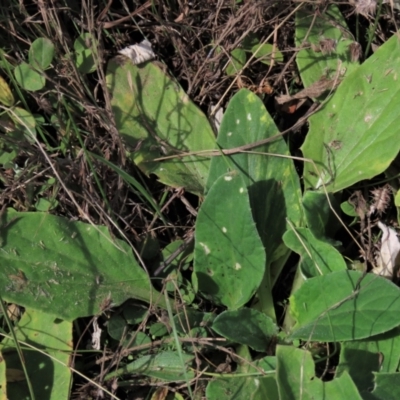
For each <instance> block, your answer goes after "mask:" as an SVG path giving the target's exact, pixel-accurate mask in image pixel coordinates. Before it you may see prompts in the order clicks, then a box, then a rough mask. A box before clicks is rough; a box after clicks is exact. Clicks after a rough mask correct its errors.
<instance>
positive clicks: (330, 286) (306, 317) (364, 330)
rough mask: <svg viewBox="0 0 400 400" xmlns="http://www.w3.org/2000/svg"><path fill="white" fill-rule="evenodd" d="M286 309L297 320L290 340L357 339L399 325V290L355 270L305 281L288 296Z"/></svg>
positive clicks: (329, 340)
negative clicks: (289, 307)
mask: <svg viewBox="0 0 400 400" xmlns="http://www.w3.org/2000/svg"><path fill="white" fill-rule="evenodd" d="M358 288H359V289H358ZM290 306H291V313H292V315H293V317H294V318H295V319H296V320H297V324H296V326H295V329H296V330H295V331H294V332H293V333H292V334H291V338H292V339H305V340H309V339H312V340H315V341H326V342H338V341H343V340H357V339H363V338H366V337H370V336H373V335H377V334H380V333H383V332H387V331H389V330H391V329H393V328H394V327H396V326H397V325H399V324H400V315H399V312H398V309H399V307H400V289H399V288H398V287H397V286H396V285H394V284H393V283H392V282H389V281H388V280H387V279H385V278H382V277H380V276H376V275H372V274H367V275H365V276H363V274H362V273H360V272H356V271H338V272H333V273H331V274H328V275H323V276H318V277H316V278H311V279H309V280H308V281H306V282H305V283H304V284H303V285H302V287H301V288H300V289H299V290H298V291H297V292H295V293H294V294H293V295H292V296H291V297H290Z"/></svg>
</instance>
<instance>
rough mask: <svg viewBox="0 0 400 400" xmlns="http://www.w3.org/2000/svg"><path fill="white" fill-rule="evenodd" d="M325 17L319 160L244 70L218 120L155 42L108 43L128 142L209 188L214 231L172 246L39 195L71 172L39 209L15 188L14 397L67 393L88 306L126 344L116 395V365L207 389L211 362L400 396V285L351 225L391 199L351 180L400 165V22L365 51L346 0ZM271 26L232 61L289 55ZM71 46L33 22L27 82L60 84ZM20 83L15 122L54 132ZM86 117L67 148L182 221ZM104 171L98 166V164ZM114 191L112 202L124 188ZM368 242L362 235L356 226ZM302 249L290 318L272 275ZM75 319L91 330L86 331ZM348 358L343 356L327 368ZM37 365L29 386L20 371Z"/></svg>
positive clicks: (298, 382)
mask: <svg viewBox="0 0 400 400" xmlns="http://www.w3.org/2000/svg"><path fill="white" fill-rule="evenodd" d="M328 17H329V18H328ZM310 18H311V17H310V16H309V15H308V14H307V13H305V12H304V11H299V12H298V13H297V15H296V45H297V46H298V47H299V48H301V50H300V51H299V52H298V54H297V58H296V61H297V65H298V67H299V73H300V76H301V78H302V80H303V82H304V85H305V86H306V87H308V86H311V85H313V84H315V82H318V79H320V78H328V77H329V78H331V79H334V80H336V82H335V83H336V84H337V85H336V86H338V87H337V89H336V91H335V92H333V89H332V93H325V94H324V95H323V96H310V97H318V99H319V100H320V101H321V103H320V105H319V108H318V109H317V111H316V112H315V113H314V114H313V115H311V116H310V117H309V119H308V120H309V123H310V127H309V132H308V134H307V137H306V140H305V142H304V144H303V146H302V148H301V150H302V152H303V156H304V157H303V158H300V157H297V160H302V161H304V171H303V176H302V178H300V177H299V174H298V171H297V170H296V168H295V165H294V162H293V157H292V156H291V155H290V152H289V149H288V145H287V142H286V141H285V138H284V135H283V133H282V132H280V130H279V129H278V128H277V126H276V125H275V123H274V120H273V118H272V116H271V115H270V114H269V112H268V111H267V109H266V108H265V106H264V104H263V102H262V101H261V99H260V98H259V97H258V96H257V95H255V94H254V93H252V92H251V91H249V90H246V89H242V90H239V91H238V92H237V93H236V94H235V95H234V96H233V97H232V98H231V99H230V101H229V103H228V105H227V108H226V110H225V113H224V116H223V120H222V123H221V126H220V128H219V131H218V136H217V138H215V136H214V134H213V131H212V129H211V125H210V123H209V122H208V119H207V117H206V115H205V114H204V113H203V112H202V111H201V110H200V109H199V108H198V107H197V106H196V105H195V104H194V103H193V102H192V101H191V100H190V99H189V97H188V96H187V95H186V93H185V92H184V90H183V89H182V87H181V86H180V85H179V84H178V82H176V81H175V80H174V79H173V78H172V77H171V76H170V75H169V74H168V73H167V72H166V69H165V68H161V67H160V66H159V65H158V64H157V63H153V62H146V63H144V64H141V65H133V64H132V62H131V61H130V60H129V59H127V58H123V57H121V56H117V58H114V59H111V60H110V61H109V63H108V66H107V74H106V84H107V87H106V88H107V90H108V94H109V96H110V99H111V101H110V106H111V111H112V113H113V117H114V120H115V127H116V129H117V135H120V137H121V138H122V139H123V141H124V144H125V146H126V149H127V154H128V157H129V158H130V159H131V160H132V161H133V162H134V163H135V165H137V166H138V168H140V170H141V171H142V173H144V174H145V175H148V176H150V175H156V176H157V178H158V180H159V182H161V183H162V184H164V185H166V186H170V187H172V188H183V189H185V190H186V191H188V192H191V193H192V194H194V195H197V196H198V197H199V198H200V199H201V201H200V207H199V211H198V215H197V218H196V222H195V232H194V233H191V235H189V237H188V238H185V239H184V240H183V239H182V240H177V241H174V242H172V243H170V244H168V245H166V246H163V247H164V249H163V250H162V252H161V254H160V257H154V254H156V253H158V252H159V250H160V247H161V245H160V242H159V241H158V240H157V239H156V238H154V237H153V236H151V235H148V236H147V237H146V238H145V240H143V242H142V243H141V244H140V245H139V244H138V245H137V246H136V249H135V255H134V254H133V252H132V247H131V246H130V245H129V244H128V243H127V242H126V241H125V240H122V239H118V238H115V237H113V236H112V235H111V234H110V232H109V231H108V230H107V229H106V228H105V227H104V226H101V225H94V224H89V223H84V222H77V221H70V220H68V219H67V218H66V217H62V216H54V215H50V214H49V213H47V212H39V211H49V210H53V209H54V208H55V207H57V205H58V204H59V201H58V200H57V199H56V196H55V195H54V197H53V198H51V197H50V198H44V197H42V196H43V195H44V194H45V193H48V190H50V188H53V187H54V185H56V182H55V180H54V179H53V178H50V179H46V180H45V181H44V182H45V183H44V184H43V185H42V186H41V188H40V189H38V190H36V192H35V195H36V198H35V203H34V204H35V207H36V210H37V211H36V212H17V211H15V210H13V209H12V208H11V207H9V208H5V207H4V208H3V209H2V211H1V214H0V217H1V218H0V260H1V268H0V294H1V298H0V301H2V304H3V303H4V305H3V309H4V311H3V313H4V316H3V318H4V321H5V324H4V326H3V327H2V330H1V332H0V333H1V335H2V336H3V337H4V339H3V340H2V341H1V342H0V352H1V359H2V360H3V361H4V362H0V393H1V394H2V395H3V397H5V396H8V397H9V398H10V399H17V398H20V399H22V398H35V397H36V398H48V399H66V398H68V396H69V395H70V385H71V381H72V373H76V374H79V376H80V377H82V375H83V373H82V371H84V369H85V368H87V365H88V363H80V362H79V357H80V356H81V355H82V354H83V353H80V354H77V353H75V352H74V351H75V350H74V349H76V348H78V345H76V338H75V337H74V336H73V334H72V333H73V326H74V325H73V323H74V321H76V319H78V318H83V317H89V318H91V320H90V321H89V322H88V325H87V326H88V327H89V329H90V330H91V336H92V343H90V344H88V346H87V347H88V348H91V350H90V353H91V354H92V353H94V352H98V353H99V354H98V355H99V357H101V360H102V361H103V362H107V361H108V360H111V359H112V360H113V364H112V366H110V368H107V369H106V370H105V371H103V370H102V371H101V377H100V379H99V381H97V380H96V379H93V380H92V381H91V384H92V385H94V386H96V387H97V388H98V389H99V390H103V391H104V392H105V393H107V395H108V396H110V398H117V396H116V395H115V394H113V393H111V392H110V391H108V390H107V389H106V386H107V385H108V384H109V383H110V382H112V381H113V380H117V379H118V384H119V385H120V387H123V386H124V385H130V384H131V382H130V379H131V377H132V376H144V377H147V378H149V379H148V380H146V382H152V383H156V384H157V385H158V384H160V383H164V384H165V385H172V384H173V383H176V382H178V383H182V384H185V385H186V389H187V393H188V396H189V397H190V398H195V394H194V392H193V391H192V390H193V385H192V383H193V380H195V379H196V380H198V382H200V384H201V385H204V387H205V388H204V390H203V393H205V394H206V396H207V399H210V400H213V399H215V400H217V399H232V400H233V399H242V398H246V397H249V398H254V399H263V400H264V399H271V400H276V399H282V400H286V399H339V398H346V399H375V400H378V399H382V400H387V399H392V398H393V399H395V398H398V397H399V393H398V392H399V391H400V389H399V388H398V385H396V382H397V381H398V376H399V372H398V367H399V362H400V332H399V326H400V317H399V315H400V314H399V308H400V304H399V302H400V289H399V288H398V286H397V285H395V284H394V283H393V282H391V281H390V280H389V279H387V278H384V277H382V276H378V275H376V274H372V273H367V269H366V265H363V268H362V270H361V271H360V270H357V268H356V267H355V266H354V264H355V260H349V258H348V257H345V255H347V254H346V253H345V251H344V249H343V242H342V241H341V240H339V239H338V238H337V237H336V236H335V234H336V232H337V231H338V230H339V229H341V227H342V226H343V225H344V226H345V227H346V229H348V227H347V226H346V224H345V223H344V222H343V221H342V220H341V219H340V218H341V217H343V214H341V211H342V210H343V211H344V213H345V214H347V215H349V216H351V217H352V218H357V219H359V220H361V221H362V222H363V221H364V222H365V218H366V217H365V216H366V214H368V213H369V215H368V217H370V216H371V215H372V213H373V211H371V209H369V210H368V209H367V205H366V204H364V207H361V205H360V204H361V201H360V200H359V202H358V203H357V204H356V203H355V202H354V199H351V198H350V199H349V197H350V196H349V195H348V193H347V192H346V190H347V189H348V188H350V187H351V186H353V185H355V184H360V182H361V181H364V180H368V179H373V178H375V177H377V176H378V175H380V174H383V173H385V174H386V175H387V176H388V177H392V176H393V175H394V173H393V170H390V164H391V163H392V162H393V161H394V160H395V158H396V156H397V154H398V152H399V149H400V143H399V141H398V140H397V136H398V134H397V126H396V118H397V112H396V107H397V104H399V103H400V85H399V84H398V83H397V82H398V77H397V71H398V70H399V68H400V44H399V43H400V41H399V36H398V34H395V35H393V37H392V38H391V39H389V40H388V41H387V42H386V43H384V44H383V45H382V46H381V47H380V48H379V49H378V50H377V51H376V52H375V53H374V54H373V55H372V56H371V57H370V58H369V59H367V60H366V61H365V62H364V63H363V64H362V65H361V66H360V65H359V64H358V62H357V61H356V60H354V59H352V57H351V54H352V48H353V44H354V41H353V40H352V38H349V37H347V36H346V34H344V33H343V32H345V29H344V28H343V27H344V26H345V24H346V23H345V21H344V19H343V17H342V15H341V13H340V11H339V9H338V8H336V7H329V8H328V9H327V10H326V12H325V13H324V14H323V18H322V17H321V18H320V19H319V20H318V21H317V23H315V24H313V23H312V22H311V21H310ZM328 21H329V22H328ZM310 26H312V28H311V29H309V27H310ZM321 31H323V32H324V37H323V38H321V35H320V32H321ZM327 43H330V47H329V51H327V49H326V46H327ZM269 46H270V45H267V44H260V43H259V41H258V39H257V37H254V36H252V37H248V38H246V40H244V43H243V50H242V49H235V50H233V51H232V53H231V56H232V64H231V65H230V66H228V68H227V71H226V72H227V73H228V74H234V73H235V72H237V70H240V69H241V68H242V67H243V65H244V63H245V60H246V54H245V53H244V52H245V51H248V49H250V51H251V52H252V53H253V54H254V55H255V56H256V57H259V58H260V60H261V59H262V57H265V56H266V55H268V54H270V53H272V54H274V59H275V60H276V61H280V60H281V59H280V58H279V57H280V56H281V54H280V53H278V52H276V49H274V48H272V47H271V48H270V47H269ZM96 48H97V43H96V41H95V40H94V37H93V35H92V34H89V33H84V34H81V35H80V36H78V38H77V39H76V40H75V44H74V50H75V53H74V54H71V57H72V58H71V60H73V62H74V63H75V66H76V67H77V69H78V71H79V72H80V73H81V74H82V75H87V74H89V73H91V72H94V71H95V70H96V69H97V68H99V64H98V62H97V61H96V60H97V56H96ZM242 52H243V53H242ZM243 54H244V57H243ZM53 57H54V46H53V44H52V43H51V42H50V41H49V40H48V39H37V40H36V41H34V42H33V43H32V44H31V46H30V50H29V64H28V63H26V64H24V63H22V64H20V65H18V66H15V67H13V68H14V69H13V71H12V72H13V76H14V77H15V81H16V84H17V85H19V86H15V87H20V88H21V89H24V90H28V91H40V90H42V89H43V87H44V85H45V84H46V79H45V74H44V72H45V70H47V69H48V68H50V65H51V63H52V61H53ZM264 61H265V62H267V61H268V62H270V61H271V60H267V61H266V60H264ZM234 63H236V64H235V65H233V64H234ZM229 68H232V69H231V70H230V69H229ZM10 71H11V70H10ZM10 71H9V72H10ZM13 92H14V90H12V89H11V87H10V86H9V85H8V83H7V82H6V80H4V79H0V102H1V104H2V106H1V109H2V112H3V115H2V120H1V126H2V127H3V128H4V127H6V129H8V132H7V134H8V135H10V137H12V138H14V139H15V138H17V136H16V135H20V136H18V138H19V139H21V140H22V137H24V138H25V140H27V141H28V142H30V143H31V144H33V143H35V144H36V143H37V138H36V130H35V129H36V124H37V121H38V119H36V118H34V117H33V115H32V114H31V113H30V112H29V111H26V110H25V108H20V107H19V106H18V103H17V102H16V100H15V97H14V93H13ZM65 104H68V105H70V107H68V106H67V107H66V109H65V110H64V111H63V113H64V115H62V116H61V117H60V118H58V117H57V118H58V119H57V121H58V122H57V123H58V125H57V126H58V127H61V126H63V127H64V128H65V126H66V122H67V118H66V117H67V116H68V117H71V116H72V115H74V114H73V112H72V111H74V112H77V113H78V114H79V113H82V107H81V105H80V104H73V105H71V104H70V103H68V102H67V103H65ZM60 114H62V113H61V112H60ZM68 121H69V122H68V124H70V125H68V126H69V127H70V128H71V129H74V130H76V132H77V133H76V137H74V138H69V137H68V138H67V135H66V134H65V135H64V138H66V139H65V141H63V142H62V143H61V145H60V147H59V150H60V152H61V154H64V155H65V154H66V153H67V151H71V152H74V151H76V152H77V153H79V154H80V155H82V154H84V156H85V157H86V158H87V160H88V163H89V164H90V165H91V166H93V165H94V162H96V163H97V164H96V166H98V165H102V166H106V167H108V168H110V170H112V171H113V172H115V173H117V174H118V176H119V177H120V178H121V180H123V181H125V182H126V183H127V184H128V185H129V186H130V187H131V188H132V193H134V194H135V195H136V196H137V197H138V198H140V199H141V200H142V201H143V203H144V204H146V205H147V208H148V209H151V210H152V212H154V215H155V217H154V218H155V219H159V220H161V221H162V222H163V223H164V224H165V225H166V226H167V225H168V224H169V221H168V220H167V218H166V217H165V215H164V214H163V212H164V207H163V205H160V204H158V203H157V202H156V201H155V200H154V198H153V197H152V195H151V194H149V193H148V191H147V189H146V187H145V183H143V181H142V182H140V181H139V180H140V179H137V178H136V177H134V176H131V175H130V174H129V173H128V172H126V171H124V170H122V169H121V168H120V167H119V166H117V165H114V164H113V163H112V162H111V161H109V157H108V154H102V155H99V154H94V153H93V152H90V151H88V150H87V149H86V148H85V144H84V142H83V140H82V138H81V136H80V132H81V129H80V128H78V127H77V125H76V124H75V122H74V120H73V118H72V117H71V118H70V119H68ZM103 122H104V120H103ZM64 124H65V125H64ZM65 132H66V131H63V133H65ZM4 143H5V144H4V146H3V148H2V154H1V155H0V162H2V164H3V165H4V166H5V167H6V166H8V164H10V163H12V161H13V160H14V158H15V157H16V156H17V151H18V145H15V146H13V145H10V144H9V141H5V142H4ZM77 144H79V149H78V150H75V149H74V146H75V145H77ZM7 146H9V147H7ZM48 148H51V146H48ZM70 149H73V150H70ZM57 156H59V154H57ZM49 163H50V166H51V167H52V168H54V169H55V167H54V165H53V164H52V161H51V160H50V161H49ZM91 171H92V174H93V176H94V177H96V176H97V175H96V168H95V167H93V168H92V170H91ZM396 173H397V174H398V171H396ZM59 183H60V184H61V182H59ZM97 184H98V187H99V188H100V189H99V191H100V192H101V193H102V194H103V195H104V198H105V197H106V195H105V194H104V191H102V185H101V184H100V183H99V182H97ZM66 192H67V193H68V188H67V190H66ZM378 197H379V196H378ZM381 197H382V196H381ZM396 198H398V194H397V195H396ZM71 199H72V200H74V197H72V196H71ZM164 200H165V199H163V200H162V201H161V203H162V202H163V201H164ZM348 200H349V201H348ZM378 200H381V199H380V198H379V199H375V203H376V202H377V201H378ZM385 201H386V200H385ZM350 203H352V204H356V207H351V204H350ZM381 203H382V200H381ZM396 204H397V203H396ZM104 205H105V206H106V207H108V206H109V204H108V202H107V199H104ZM397 205H398V204H397ZM78 209H79V211H80V212H81V217H82V218H86V219H88V218H87V214H86V213H85V212H84V210H83V209H81V208H78ZM377 209H378V210H381V209H382V206H381V207H379V206H377ZM146 211H147V210H146ZM110 220H112V218H110ZM113 222H114V221H113ZM366 229H369V230H371V227H370V226H369V228H366ZM120 233H121V232H120ZM121 237H123V234H121ZM193 240H194V243H193V242H192V241H193ZM354 243H356V244H358V245H359V246H360V248H361V250H362V249H363V247H362V246H361V245H360V244H359V243H358V242H357V239H354ZM294 253H295V254H297V255H298V259H299V261H298V263H297V264H296V268H295V272H294V274H293V275H294V279H293V282H292V281H291V280H289V279H288V280H287V281H288V283H287V285H288V286H290V287H289V290H290V291H291V295H290V297H289V301H288V304H286V314H285V315H284V320H283V321H281V319H280V317H281V316H280V315H277V310H276V305H277V302H276V295H275V293H274V292H273V289H274V286H275V285H276V282H277V280H278V278H279V277H280V275H281V273H282V270H283V268H284V266H285V265H287V260H288V259H289V257H290V255H291V254H294ZM396 256H397V255H396ZM364 258H366V257H364ZM367 261H370V260H369V259H368V260H367ZM393 267H395V265H393ZM154 271H156V273H154ZM160 277H161V278H162V279H163V281H162V284H161V283H160V282H161V279H160ZM281 279H282V278H281ZM13 304H14V305H18V306H20V307H23V308H24V311H23V315H22V317H19V316H16V315H15V314H14V311H15V309H14V308H13V307H11V305H13ZM6 305H7V306H8V309H6ZM116 307H118V308H116ZM115 309H117V310H118V312H115V313H113V312H112V311H111V310H115ZM102 316H104V320H102ZM104 321H105V322H104ZM6 324H7V326H6ZM75 329H76V331H75V333H76V335H75V336H79V337H80V338H86V336H85V332H82V331H80V328H78V327H77V325H75ZM80 340H81V339H79V340H78V342H79V341H80ZM16 342H17V343H16ZM75 345H76V346H75ZM32 347H34V349H33V350H32ZM108 348H110V349H111V348H112V349H116V348H118V357H119V358H118V360H117V361H116V359H117V357H115V354H109V353H108V352H107V351H104V352H100V350H103V349H108ZM231 348H234V349H235V351H232V350H231ZM155 349H157V350H155ZM224 353H225V354H226V358H222V357H221V354H224ZM331 359H335V360H336V361H335V362H336V363H335V364H334V367H335V370H334V371H333V372H332V371H329V373H330V375H331V376H330V378H329V379H325V378H324V376H325V375H326V374H327V373H328V369H329V368H331V365H332V364H330V362H331ZM96 362H97V361H95V362H93V365H95V363H96ZM83 365H84V366H83ZM110 365H111V364H110ZM116 365H118V366H116ZM233 365H234V367H233ZM321 365H323V367H321ZM114 366H116V367H115V368H114ZM111 368H112V370H111ZM22 370H24V372H21V371H22ZM87 375H90V374H89V373H88V374H87ZM25 379H27V382H28V383H29V385H27V386H25V384H24V385H15V384H13V382H19V381H22V380H25ZM85 379H86V380H89V378H88V377H86V378H85ZM104 382H105V383H104ZM110 386H111V385H110ZM157 395H158V392H157ZM160 396H161V395H160ZM180 397H182V396H181V395H180V394H178V393H176V395H175V398H177V399H178V398H180ZM160 398H166V394H165V393H164V397H160Z"/></svg>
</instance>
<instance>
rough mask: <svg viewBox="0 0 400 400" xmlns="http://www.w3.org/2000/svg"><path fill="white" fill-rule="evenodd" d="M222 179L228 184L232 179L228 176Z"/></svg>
mask: <svg viewBox="0 0 400 400" xmlns="http://www.w3.org/2000/svg"><path fill="white" fill-rule="evenodd" d="M224 179H225V180H226V181H228V182H229V181H231V180H232V177H231V176H230V175H228V176H224Z"/></svg>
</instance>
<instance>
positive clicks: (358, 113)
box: [302, 34, 400, 192]
mask: <svg viewBox="0 0 400 400" xmlns="http://www.w3.org/2000/svg"><path fill="white" fill-rule="evenodd" d="M399 69H400V42H399V36H398V35H397V34H395V35H394V36H393V37H392V38H391V39H389V40H388V41H387V42H386V43H385V44H383V45H382V46H381V47H380V48H379V49H378V50H377V51H376V52H375V53H374V54H373V55H372V56H371V57H370V58H369V59H368V60H367V61H366V62H365V63H364V64H362V65H361V66H360V67H359V68H358V69H357V70H356V71H355V72H353V73H352V74H350V75H347V76H346V78H345V79H344V80H343V82H342V83H341V84H340V86H339V87H338V89H337V91H336V93H335V94H334V95H333V96H332V97H331V98H330V99H329V101H328V102H327V103H326V104H325V105H324V107H323V108H322V110H320V111H318V112H317V113H316V114H314V115H313V116H311V117H310V119H309V121H310V131H309V133H308V135H307V138H306V141H305V142H304V144H303V146H302V151H303V154H304V157H306V158H310V159H312V160H313V161H314V163H315V165H316V166H317V169H318V171H315V167H314V165H313V164H311V163H306V165H305V168H304V181H305V185H306V188H315V189H318V188H319V189H321V188H322V186H323V185H325V187H326V189H327V190H328V191H329V192H337V191H339V190H342V189H344V188H347V187H349V186H351V185H353V184H354V183H356V182H359V181H361V180H363V179H370V178H372V177H374V176H376V175H378V174H380V173H381V172H383V171H384V170H385V169H386V168H387V167H388V166H389V164H390V163H391V162H392V161H393V159H394V158H395V157H396V155H397V154H398V152H399V149H400V141H399V140H397V136H398V104H399V103H400V84H399V80H398V72H397V71H399ZM316 172H318V173H316Z"/></svg>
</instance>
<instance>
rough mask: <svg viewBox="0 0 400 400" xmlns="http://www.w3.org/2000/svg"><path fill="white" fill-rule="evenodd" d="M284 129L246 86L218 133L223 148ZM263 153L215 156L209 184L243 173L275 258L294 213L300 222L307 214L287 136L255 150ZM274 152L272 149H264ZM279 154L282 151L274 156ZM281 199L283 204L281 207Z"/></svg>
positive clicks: (296, 222) (264, 237) (259, 225)
mask: <svg viewBox="0 0 400 400" xmlns="http://www.w3.org/2000/svg"><path fill="white" fill-rule="evenodd" d="M278 133H279V130H278V128H277V127H276V125H275V123H274V121H273V119H272V117H271V116H270V115H269V114H268V112H267V110H266V109H265V106H264V104H263V103H262V101H261V100H260V99H259V98H258V97H257V96H256V95H255V94H254V93H252V92H250V91H249V90H246V89H242V90H240V91H239V92H238V93H237V94H236V95H235V96H233V98H232V99H231V101H230V102H229V104H228V107H227V109H226V111H225V113H224V117H223V120H222V123H221V127H220V130H219V134H218V145H219V146H220V147H221V148H222V149H231V148H235V147H239V146H243V145H246V144H249V143H254V142H257V141H258V140H261V139H265V138H268V137H271V136H274V135H276V134H278ZM254 150H255V151H256V152H257V154H252V153H251V152H249V153H238V154H234V155H231V156H225V157H222V156H217V157H213V158H212V161H211V168H210V175H209V177H208V181H207V187H208V188H210V187H211V185H212V184H213V183H214V182H215V181H216V179H217V178H218V177H219V176H221V175H223V174H225V173H226V172H227V170H228V169H229V170H231V171H234V170H237V171H238V172H240V173H241V174H242V175H243V178H244V179H245V183H246V186H247V188H248V190H249V196H250V203H251V208H252V210H253V215H254V220H255V221H256V223H257V228H258V231H259V234H260V236H261V239H262V241H263V243H264V246H265V248H266V252H267V255H268V259H269V262H271V261H272V260H273V259H277V258H279V256H280V254H277V255H276V256H274V253H275V252H276V251H277V250H278V248H279V245H280V244H281V243H282V235H283V234H284V232H285V230H286V229H287V228H289V225H288V224H287V222H286V218H288V219H289V220H290V221H291V222H292V223H293V224H294V225H296V226H297V225H299V224H300V223H301V221H302V218H303V209H302V204H301V191H300V182H299V178H298V175H297V172H296V170H295V168H294V166H293V162H292V160H291V159H289V158H284V157H282V156H285V155H288V156H289V151H288V148H287V145H286V143H285V140H284V139H283V138H281V137H279V138H277V139H276V140H274V141H272V142H271V143H268V144H266V145H263V146H258V147H257V148H255V149H254ZM263 153H268V154H263ZM273 154H277V155H280V156H281V157H279V156H277V157H274V156H273ZM277 204H279V205H280V206H279V207H277Z"/></svg>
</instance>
